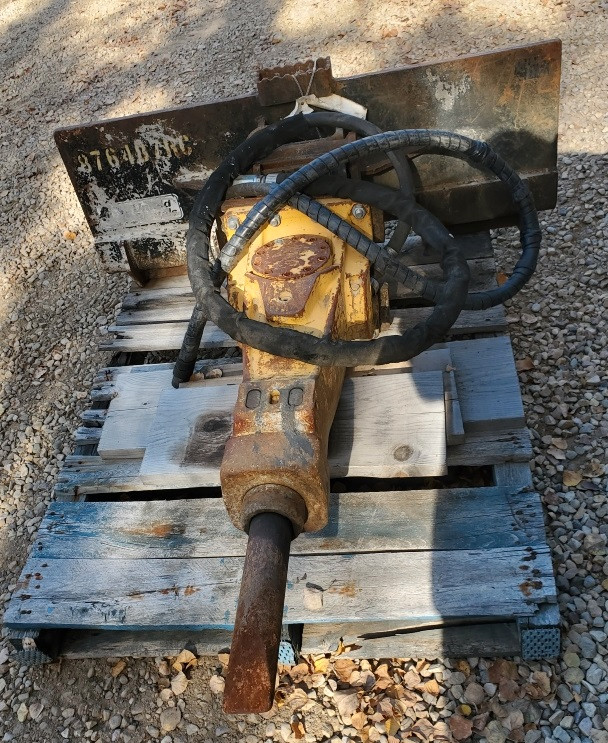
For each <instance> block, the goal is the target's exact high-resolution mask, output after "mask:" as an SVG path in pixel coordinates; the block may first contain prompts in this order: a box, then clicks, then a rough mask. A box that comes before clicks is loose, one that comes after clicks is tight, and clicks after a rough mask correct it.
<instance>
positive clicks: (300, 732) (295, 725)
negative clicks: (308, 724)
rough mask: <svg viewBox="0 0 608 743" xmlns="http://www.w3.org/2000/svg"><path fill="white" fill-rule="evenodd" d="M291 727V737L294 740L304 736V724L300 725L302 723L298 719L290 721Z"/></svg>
mask: <svg viewBox="0 0 608 743" xmlns="http://www.w3.org/2000/svg"><path fill="white" fill-rule="evenodd" d="M291 729H292V731H293V737H294V738H295V739H296V740H300V738H303V737H304V734H305V732H306V731H305V730H304V725H302V723H301V722H299V721H298V722H292V723H291Z"/></svg>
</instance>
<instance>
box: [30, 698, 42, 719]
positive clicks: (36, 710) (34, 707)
mask: <svg viewBox="0 0 608 743" xmlns="http://www.w3.org/2000/svg"><path fill="white" fill-rule="evenodd" d="M43 709H44V705H43V704H42V703H41V702H34V703H33V704H30V717H31V718H32V720H37V719H38V718H39V717H40V715H41V714H42V710H43Z"/></svg>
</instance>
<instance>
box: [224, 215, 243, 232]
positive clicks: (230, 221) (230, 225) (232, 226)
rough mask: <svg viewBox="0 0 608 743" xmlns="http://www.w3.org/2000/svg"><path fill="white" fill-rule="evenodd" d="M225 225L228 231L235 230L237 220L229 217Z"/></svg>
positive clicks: (237, 223)
mask: <svg viewBox="0 0 608 743" xmlns="http://www.w3.org/2000/svg"><path fill="white" fill-rule="evenodd" d="M226 224H227V226H228V229H229V230H236V228H237V227H238V226H239V224H240V222H239V218H238V217H235V216H234V215H233V216H231V217H228V219H227V221H226Z"/></svg>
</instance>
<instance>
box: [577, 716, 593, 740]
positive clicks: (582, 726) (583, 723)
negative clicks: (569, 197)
mask: <svg viewBox="0 0 608 743" xmlns="http://www.w3.org/2000/svg"><path fill="white" fill-rule="evenodd" d="M592 728H593V722H592V721H591V720H590V719H589V718H588V717H583V719H582V720H580V721H579V723H578V729H579V730H580V731H581V733H582V734H583V735H586V736H589V735H590V734H591V730H592Z"/></svg>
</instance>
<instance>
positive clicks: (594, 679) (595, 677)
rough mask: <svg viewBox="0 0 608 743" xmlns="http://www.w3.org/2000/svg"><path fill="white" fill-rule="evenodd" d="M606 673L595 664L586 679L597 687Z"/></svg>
mask: <svg viewBox="0 0 608 743" xmlns="http://www.w3.org/2000/svg"><path fill="white" fill-rule="evenodd" d="M604 675H605V674H604V671H603V670H602V669H601V668H600V667H599V666H597V665H595V663H593V664H592V665H590V666H589V668H588V669H587V673H586V674H585V678H586V679H587V681H588V683H590V684H591V685H592V686H597V685H598V684H599V683H600V682H601V681H602V679H603V678H604Z"/></svg>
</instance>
